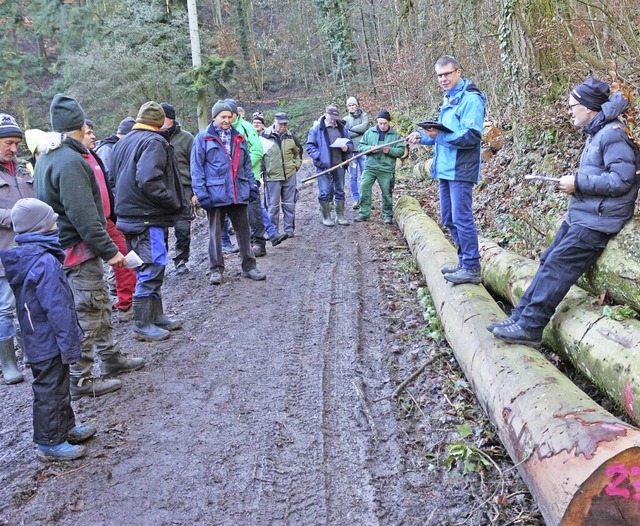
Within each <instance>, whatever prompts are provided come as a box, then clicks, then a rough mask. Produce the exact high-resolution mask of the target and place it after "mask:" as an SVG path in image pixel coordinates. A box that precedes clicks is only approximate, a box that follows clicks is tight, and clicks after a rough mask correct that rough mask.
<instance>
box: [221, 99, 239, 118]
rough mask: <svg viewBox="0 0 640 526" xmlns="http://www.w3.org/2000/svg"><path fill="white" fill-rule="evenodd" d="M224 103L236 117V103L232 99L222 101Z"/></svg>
mask: <svg viewBox="0 0 640 526" xmlns="http://www.w3.org/2000/svg"><path fill="white" fill-rule="evenodd" d="M224 101H225V102H226V103H227V104H228V105H229V107H230V108H231V111H232V112H233V113H235V114H236V115H237V114H238V103H237V102H236V101H235V100H233V99H224Z"/></svg>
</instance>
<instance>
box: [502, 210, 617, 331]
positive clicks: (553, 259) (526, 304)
mask: <svg viewBox="0 0 640 526" xmlns="http://www.w3.org/2000/svg"><path fill="white" fill-rule="evenodd" d="M612 235H613V234H607V233H605V232H598V231H596V230H591V229H589V228H586V227H584V226H580V225H568V224H567V223H566V222H563V223H562V225H561V226H560V229H559V230H558V232H557V233H556V235H555V237H554V238H553V241H552V242H551V244H550V245H549V247H548V248H547V249H546V250H545V251H544V252H543V253H542V255H541V256H540V267H539V268H538V271H537V272H536V275H535V277H534V278H533V281H532V282H531V285H529V287H528V288H527V290H526V291H525V293H524V294H523V296H522V298H521V299H520V301H519V302H518V304H517V305H516V307H515V309H514V310H513V313H512V314H511V317H512V319H514V320H517V321H518V323H519V324H521V326H522V327H524V328H526V329H528V330H530V331H533V332H535V333H541V332H542V330H543V329H544V328H545V326H546V325H547V323H549V320H550V319H551V316H553V314H554V313H555V311H556V307H557V306H558V305H559V304H560V302H561V301H562V300H563V299H564V297H565V296H566V295H567V292H569V289H570V288H571V286H572V285H574V284H575V282H576V281H578V278H579V277H580V276H581V275H582V274H583V273H584V272H585V271H586V270H587V269H588V268H589V267H591V265H593V264H594V263H595V262H596V260H597V259H598V258H599V257H600V254H602V251H603V250H604V249H605V247H606V246H607V243H608V241H609V239H611V237H612Z"/></svg>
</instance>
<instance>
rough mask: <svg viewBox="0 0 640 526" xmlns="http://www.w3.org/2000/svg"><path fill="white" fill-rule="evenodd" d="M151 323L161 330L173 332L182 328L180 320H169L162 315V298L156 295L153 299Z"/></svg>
mask: <svg viewBox="0 0 640 526" xmlns="http://www.w3.org/2000/svg"><path fill="white" fill-rule="evenodd" d="M153 299H154V302H153V323H154V324H155V325H157V326H158V327H160V328H161V329H166V330H168V331H175V330H178V329H181V328H182V320H179V319H177V318H169V317H168V316H165V314H164V306H163V305H162V296H161V295H158V297H157V298H153Z"/></svg>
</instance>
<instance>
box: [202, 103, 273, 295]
mask: <svg viewBox="0 0 640 526" xmlns="http://www.w3.org/2000/svg"><path fill="white" fill-rule="evenodd" d="M236 110H237V108H233V107H232V105H231V104H229V102H227V101H225V100H219V101H218V102H216V103H215V104H214V105H213V108H211V117H212V120H211V122H210V123H209V126H208V128H207V129H206V130H204V131H201V132H200V133H199V134H198V135H197V136H196V138H195V141H194V142H193V148H192V150H191V182H192V184H193V193H194V195H195V197H196V199H197V201H198V204H199V205H200V206H201V207H202V208H204V209H205V210H206V211H207V217H208V219H209V271H210V274H209V282H210V283H212V284H214V285H220V284H222V282H223V274H224V254H223V251H222V225H223V223H224V217H225V215H228V216H229V218H230V219H231V224H232V225H233V228H234V229H235V231H236V239H237V241H238V248H239V249H240V258H241V265H242V275H243V276H244V277H247V278H249V279H252V280H254V281H261V280H264V279H265V278H266V276H265V275H264V274H263V273H262V272H260V271H259V270H258V269H257V268H256V258H255V257H254V255H253V251H252V250H251V230H250V227H249V215H248V207H249V202H250V201H251V200H255V199H257V196H258V195H259V190H258V185H257V184H256V178H255V176H254V173H253V171H252V169H251V157H250V154H249V149H248V145H247V140H246V139H245V137H244V135H242V134H241V133H240V132H238V131H237V130H236V129H235V128H233V127H232V125H231V123H232V122H233V120H234V118H235V115H236V113H235V112H236Z"/></svg>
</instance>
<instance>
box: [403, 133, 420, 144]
mask: <svg viewBox="0 0 640 526" xmlns="http://www.w3.org/2000/svg"><path fill="white" fill-rule="evenodd" d="M405 140H406V142H408V143H409V144H420V132H418V131H414V132H413V133H410V134H409V135H407V138H406V139H405Z"/></svg>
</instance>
